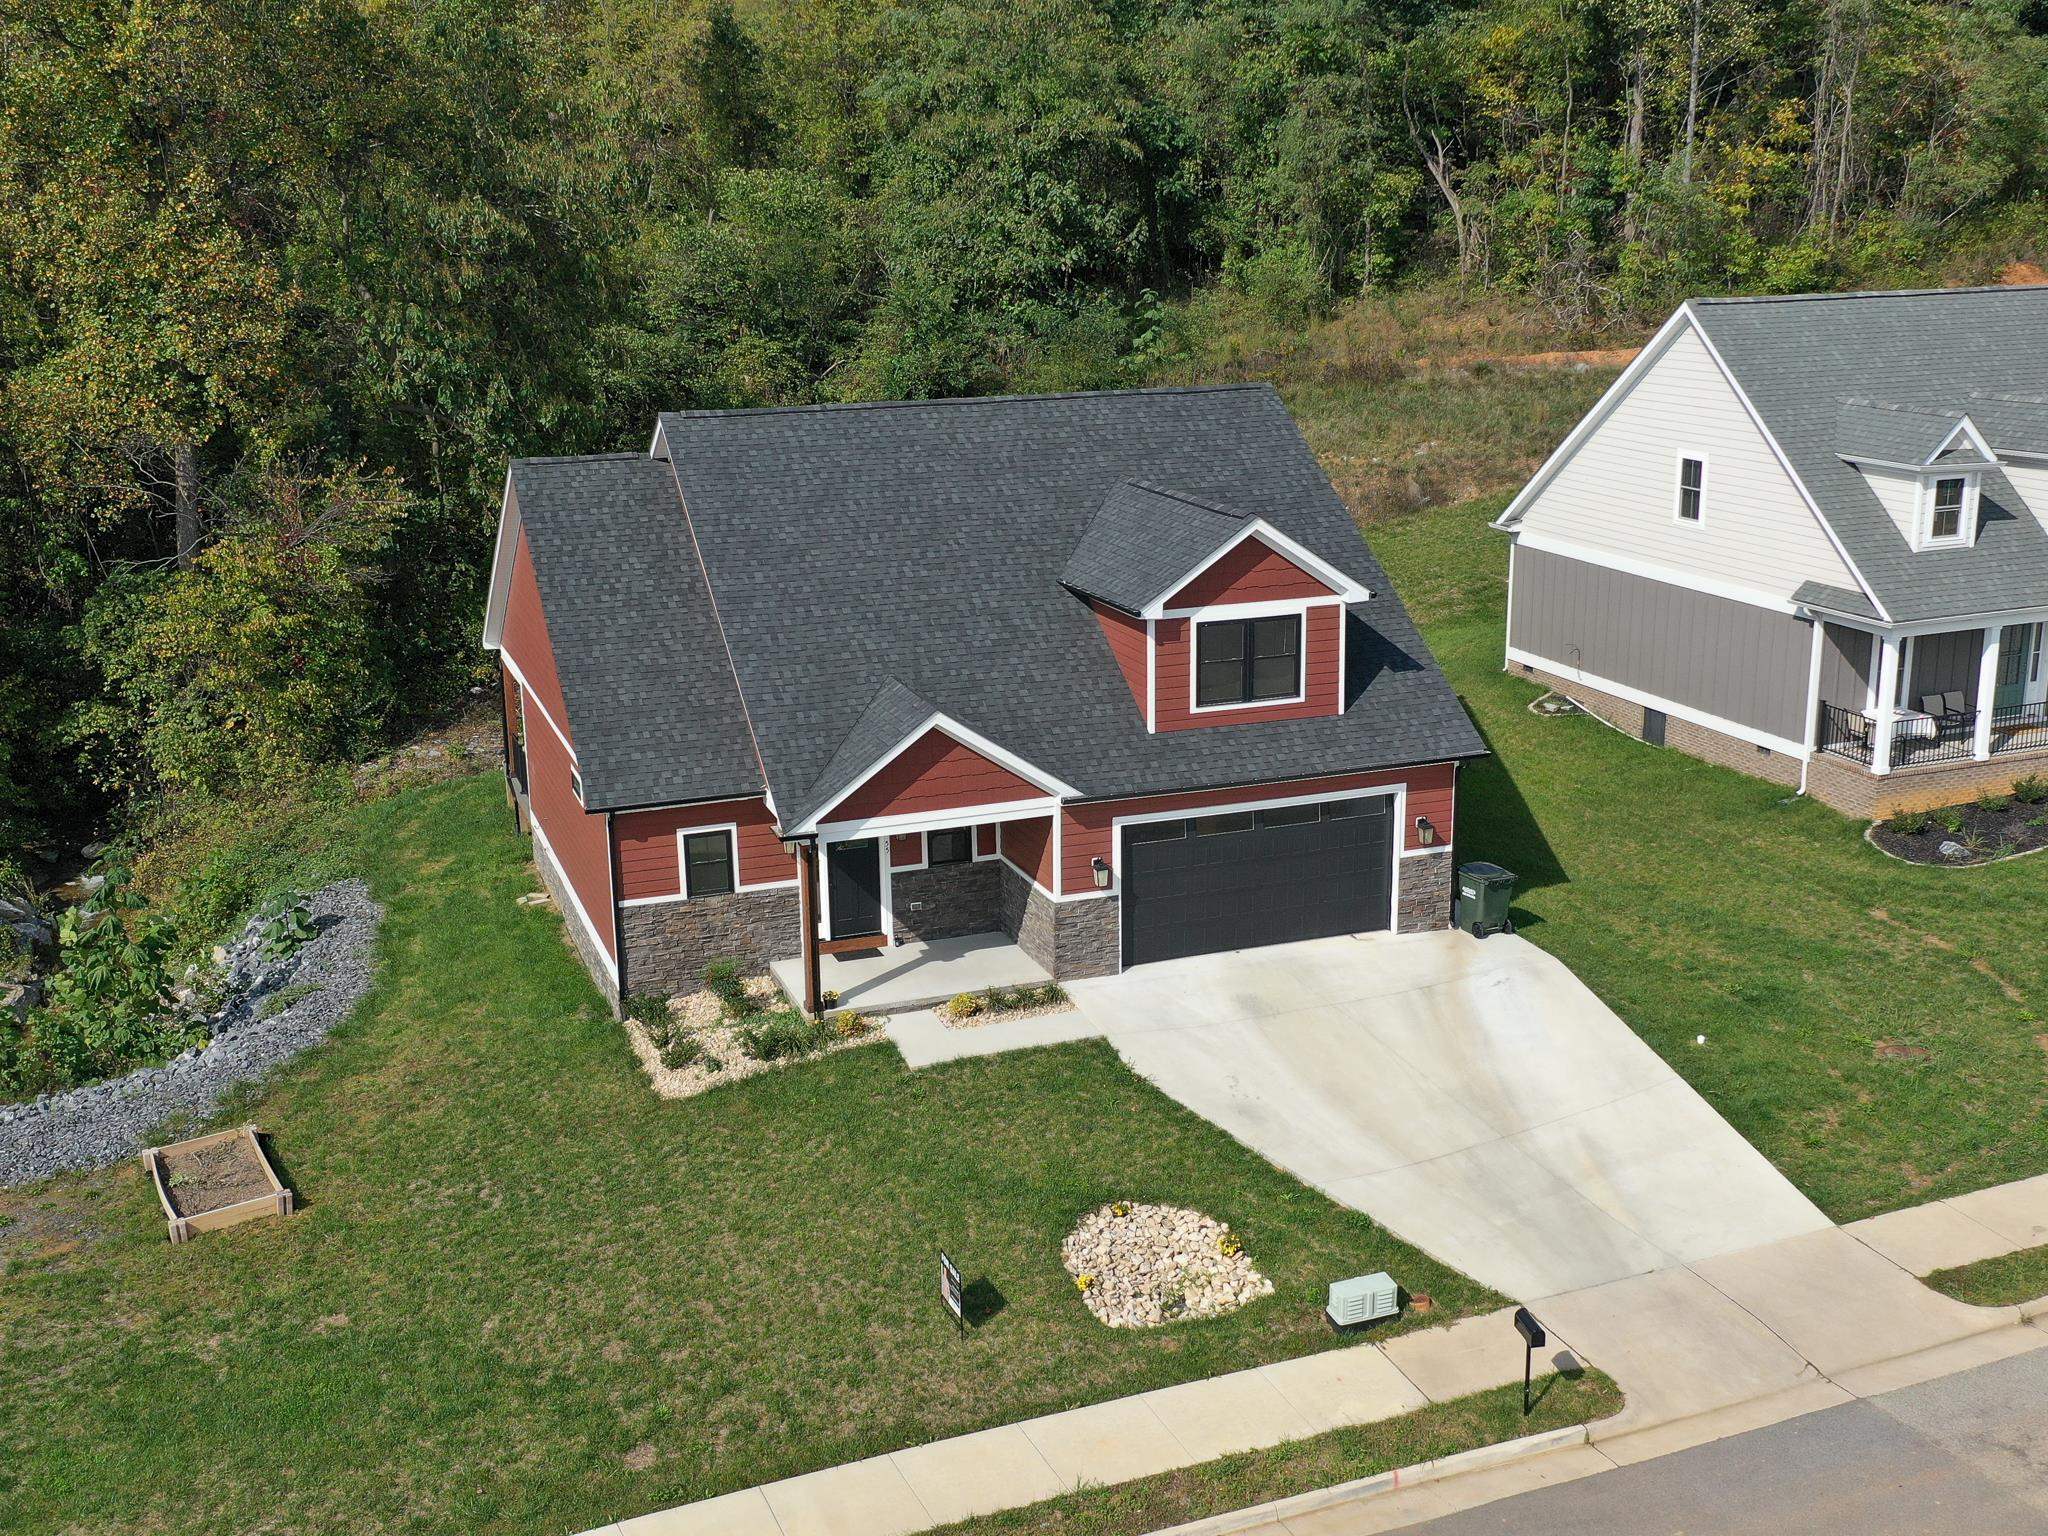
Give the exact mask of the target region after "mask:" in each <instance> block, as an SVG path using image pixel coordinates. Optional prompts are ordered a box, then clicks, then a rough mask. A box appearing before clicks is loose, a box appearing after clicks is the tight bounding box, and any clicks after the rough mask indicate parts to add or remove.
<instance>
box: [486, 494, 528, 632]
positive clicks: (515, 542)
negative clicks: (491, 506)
mask: <svg viewBox="0 0 2048 1536" xmlns="http://www.w3.org/2000/svg"><path fill="white" fill-rule="evenodd" d="M519 532H520V526H519V502H518V500H517V499H516V498H515V497H514V496H513V495H512V471H511V470H510V469H507V470H506V471H505V491H504V495H503V496H501V497H500V498H499V501H498V537H497V540H496V542H495V543H493V544H492V546H491V587H490V595H489V596H488V597H487V598H485V599H484V649H485V650H487V651H495V650H497V649H498V647H499V645H500V643H501V642H502V641H503V640H504V637H505V608H506V606H507V605H508V604H509V603H510V602H511V601H512V562H513V560H514V559H515V558H516V557H517V555H518V553H519Z"/></svg>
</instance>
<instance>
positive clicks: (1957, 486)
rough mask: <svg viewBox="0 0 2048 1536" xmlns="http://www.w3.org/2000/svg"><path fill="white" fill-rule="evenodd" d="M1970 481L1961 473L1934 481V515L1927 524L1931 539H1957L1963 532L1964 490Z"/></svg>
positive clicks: (1928, 535)
mask: <svg viewBox="0 0 2048 1536" xmlns="http://www.w3.org/2000/svg"><path fill="white" fill-rule="evenodd" d="M1967 488H1968V482H1967V481H1965V480H1964V479H1963V478H1962V477H1961V476H1960V475H1958V476H1955V477H1953V478H1949V479H1943V480H1937V481H1935V482H1934V516H1933V518H1932V520H1930V522H1929V523H1928V525H1927V537H1928V538H1930V539H1956V538H1961V537H1962V533H1963V492H1964V491H1965V490H1966V489H1967Z"/></svg>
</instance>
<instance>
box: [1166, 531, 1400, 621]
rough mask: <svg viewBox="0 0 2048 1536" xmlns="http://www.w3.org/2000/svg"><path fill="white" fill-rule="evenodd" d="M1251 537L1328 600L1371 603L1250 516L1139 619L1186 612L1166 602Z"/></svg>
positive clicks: (1327, 566)
mask: <svg viewBox="0 0 2048 1536" xmlns="http://www.w3.org/2000/svg"><path fill="white" fill-rule="evenodd" d="M1250 538H1256V539H1258V540H1259V542H1260V543H1262V544H1264V545H1266V546H1267V547H1268V548H1269V549H1271V550H1273V551H1274V553H1276V554H1278V555H1280V556H1281V557H1282V558H1284V559H1286V560H1287V561H1288V562H1290V563H1291V564H1293V565H1297V566H1299V567H1301V569H1302V570H1303V571H1305V572H1307V573H1308V574H1309V575H1310V576H1313V577H1314V578H1315V579H1316V580H1317V581H1320V582H1321V583H1322V584H1323V585H1324V586H1326V587H1328V588H1329V589H1330V591H1329V594H1328V596H1329V597H1331V598H1336V599H1337V600H1338V601H1340V602H1349V603H1364V602H1370V601H1371V600H1372V593H1371V592H1370V591H1368V590H1367V589H1366V588H1364V587H1361V586H1360V585H1359V584H1358V583H1357V582H1355V581H1353V580H1352V579H1351V578H1350V577H1349V576H1346V575H1345V574H1344V573H1343V572H1342V571H1340V570H1338V569H1337V568H1336V567H1335V566H1334V565H1331V564H1330V563H1329V561H1327V560H1325V559H1323V558H1322V557H1321V556H1319V555H1317V554H1315V553H1313V552H1312V551H1310V550H1308V549H1305V548H1303V547H1302V546H1301V545H1300V544H1297V543H1296V542H1295V541H1294V540H1293V539H1290V538H1289V537H1287V535H1286V534H1284V533H1282V532H1281V531H1280V530H1279V529H1278V528H1275V527H1274V526H1273V525H1272V524H1271V523H1269V522H1267V521H1266V520H1265V519H1264V518H1258V517H1253V518H1247V519H1246V520H1245V525H1244V527H1242V528H1240V529H1239V530H1237V532H1235V533H1233V534H1232V535H1231V536H1230V537H1229V538H1227V539H1225V540H1224V541H1223V542H1222V543H1221V544H1219V545H1217V546H1216V548H1214V549H1213V550H1211V551H1210V552H1209V553H1208V554H1206V555H1204V556H1203V557H1202V558H1201V560H1199V561H1198V562H1196V564H1195V565H1194V566H1193V568H1192V569H1190V570H1189V571H1187V572H1186V574H1184V575H1183V576H1181V577H1180V579H1179V580H1177V581H1170V582H1168V583H1167V584H1166V585H1165V586H1164V587H1162V588H1161V589H1160V590H1159V593H1158V595H1157V596H1156V597H1154V598H1153V599H1152V600H1151V601H1150V602H1149V603H1147V604H1145V606H1144V607H1143V608H1141V609H1139V610H1138V617H1139V618H1141V619H1159V618H1164V617H1166V616H1167V614H1168V613H1169V612H1174V611H1180V612H1185V611H1187V610H1184V609H1183V610H1169V609H1168V608H1167V606H1166V602H1167V599H1168V598H1170V597H1172V596H1173V595H1174V594H1175V593H1177V592H1179V591H1181V590H1182V589H1183V588H1184V587H1186V586H1187V585H1188V583H1189V582H1191V581H1193V580H1194V579H1195V578H1196V577H1198V576H1200V575H1201V574H1202V573H1203V572H1204V571H1206V570H1208V569H1209V567H1210V566H1212V565H1214V564H1215V563H1216V562H1217V561H1218V560H1221V559H1222V558H1223V557H1224V556H1225V555H1227V554H1229V553H1230V552H1231V551H1232V550H1234V549H1236V548H1237V546H1238V545H1240V544H1242V543H1243V542H1244V541H1245V540H1246V539H1250ZM1327 600H1328V599H1327V598H1298V599H1295V601H1298V602H1323V601H1327Z"/></svg>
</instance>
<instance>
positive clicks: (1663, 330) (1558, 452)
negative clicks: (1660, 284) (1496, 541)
mask: <svg viewBox="0 0 2048 1536" xmlns="http://www.w3.org/2000/svg"><path fill="white" fill-rule="evenodd" d="M1689 326H1690V327H1692V328H1693V329H1695V330H1697V329H1699V327H1698V325H1697V324H1696V323H1695V321H1694V320H1693V317H1692V315H1691V313H1690V312H1689V311H1688V310H1687V309H1686V307H1685V306H1684V305H1682V304H1681V305H1680V306H1679V307H1678V308H1677V309H1675V310H1673V311H1672V312H1671V318H1670V319H1668V320H1666V321H1665V322H1664V323H1663V324H1662V325H1661V326H1659V327H1658V328H1657V334H1656V335H1654V336H1652V337H1651V338H1650V339H1649V340H1648V341H1646V342H1644V343H1643V350H1642V351H1640V352H1638V353H1637V354H1636V356H1635V361H1634V362H1632V363H1630V364H1629V365H1628V366H1627V367H1626V368H1624V369H1622V370H1621V377H1620V378H1618V379H1616V380H1615V381H1614V382H1613V383H1612V384H1610V385H1608V386H1607V392H1606V393H1605V394H1603V395H1602V396H1601V397H1600V398H1599V399H1598V400H1595V401H1594V402H1593V408H1592V409H1591V410H1590V411H1588V412H1586V414H1585V415H1583V416H1581V417H1580V418H1579V424H1578V425H1577V426H1575V427H1573V428H1572V429H1571V431H1569V432H1567V433H1566V434H1565V439H1564V441H1563V442H1561V443H1559V444H1558V445H1557V447H1556V448H1555V449H1554V450H1553V451H1552V453H1551V455H1550V457H1549V458H1547V459H1545V460H1544V461H1543V464H1542V467H1541V468H1539V469H1538V470H1537V471H1536V473H1535V474H1533V475H1531V476H1530V477H1529V483H1528V484H1527V485H1525V486H1523V487H1522V488H1521V489H1520V490H1519V491H1517V492H1516V493H1515V499H1514V500H1513V501H1511V502H1509V503H1508V504H1507V506H1506V507H1504V508H1503V509H1502V510H1501V514H1500V516H1499V517H1496V518H1495V519H1494V520H1493V522H1492V524H1491V526H1492V527H1494V528H1497V529H1500V530H1501V531H1502V532H1506V531H1509V530H1511V529H1513V528H1514V527H1515V525H1516V524H1518V523H1519V522H1520V521H1521V520H1522V514H1523V513H1524V512H1526V511H1528V509H1529V503H1530V502H1532V501H1534V500H1535V499H1536V498H1537V497H1538V496H1540V495H1541V494H1542V493H1543V491H1544V488H1545V487H1547V486H1548V485H1549V484H1550V482H1551V481H1552V480H1553V479H1555V478H1556V476H1557V472H1558V471H1559V470H1560V469H1562V468H1564V466H1565V463H1566V462H1567V461H1568V460H1569V459H1570V458H1571V456H1572V455H1573V454H1575V453H1577V452H1578V451H1579V448H1580V445H1581V444H1583V443H1584V442H1585V441H1586V439H1587V438H1589V437H1591V436H1592V435H1593V434H1594V433H1595V432H1596V431H1598V430H1599V428H1600V425H1601V423H1603V422H1604V421H1606V420H1607V418H1608V417H1609V416H1611V415H1613V414H1614V409H1615V407H1616V406H1618V405H1620V404H1621V402H1622V401H1623V400H1625V399H1627V398H1628V394H1629V391H1630V390H1632V389H1634V388H1635V387H1636V381H1637V380H1638V379H1640V378H1641V377H1642V376H1643V375H1644V374H1645V373H1648V372H1649V371H1650V369H1651V368H1653V367H1655V366H1656V363H1657V360H1658V359H1659V358H1660V357H1662V356H1663V355H1664V354H1665V352H1666V351H1668V350H1669V349H1670V346H1671V343H1672V342H1674V341H1676V340H1677V339H1678V337H1679V335H1680V333H1681V332H1683V331H1684V330H1685V329H1686V328H1687V327H1689Z"/></svg>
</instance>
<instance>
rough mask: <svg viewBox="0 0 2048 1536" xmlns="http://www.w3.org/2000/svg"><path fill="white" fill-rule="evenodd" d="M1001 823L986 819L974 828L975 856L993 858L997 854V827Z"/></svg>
mask: <svg viewBox="0 0 2048 1536" xmlns="http://www.w3.org/2000/svg"><path fill="white" fill-rule="evenodd" d="M998 825H999V823H996V822H993V821H985V822H983V823H982V824H981V825H980V826H978V827H976V828H975V829H974V853H975V857H977V858H983V859H992V858H994V857H995V855H996V829H997V827H998Z"/></svg>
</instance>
